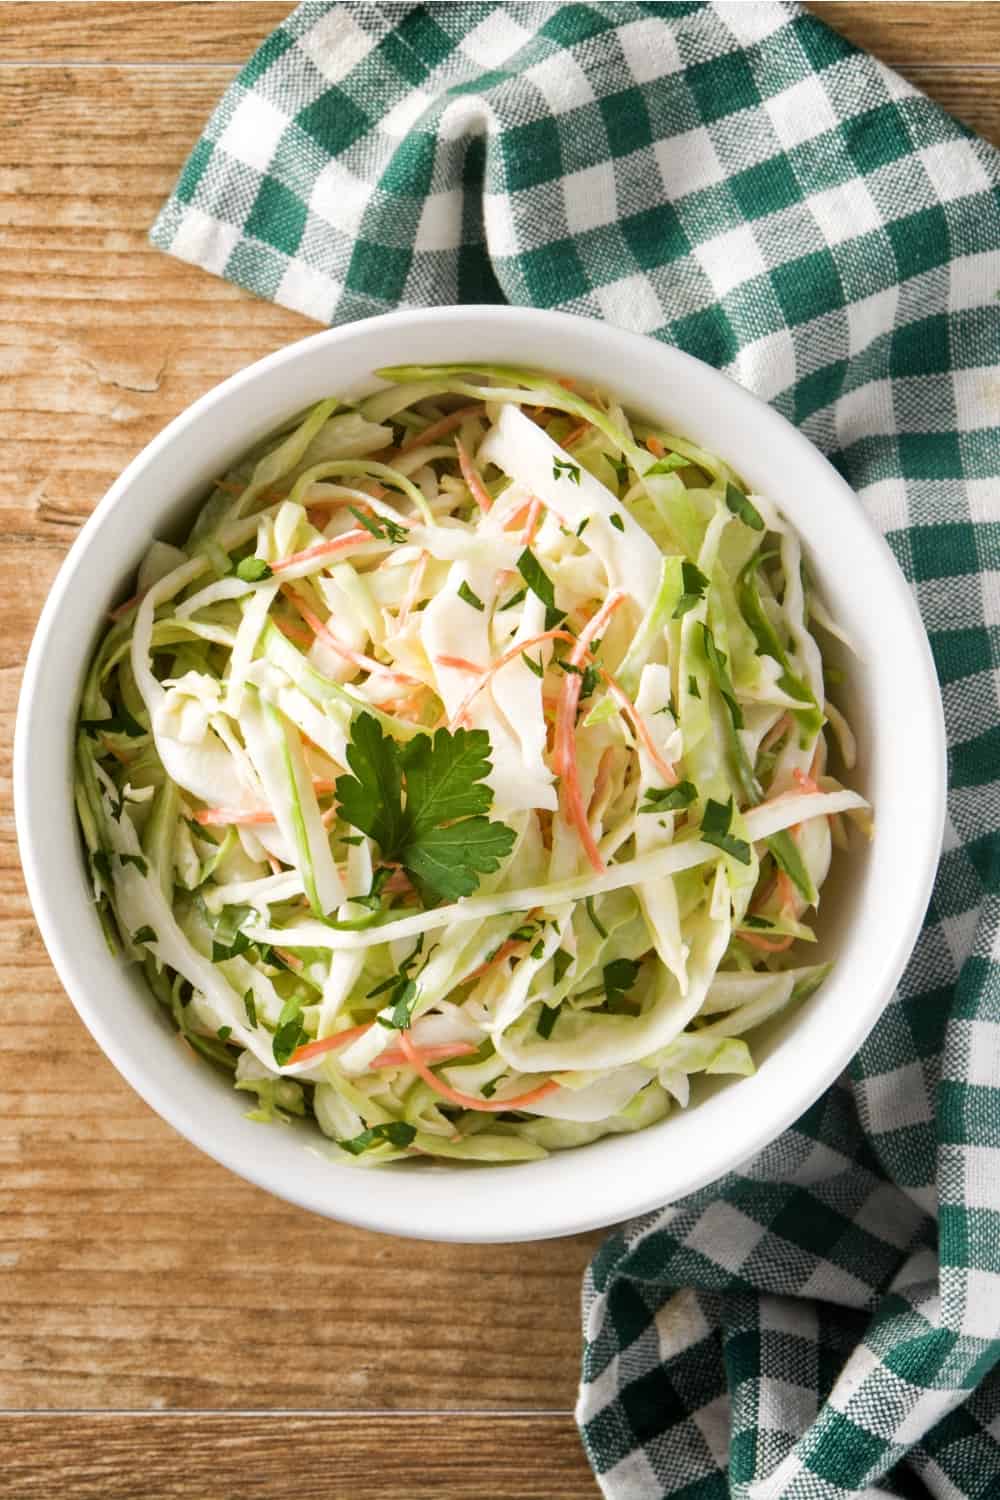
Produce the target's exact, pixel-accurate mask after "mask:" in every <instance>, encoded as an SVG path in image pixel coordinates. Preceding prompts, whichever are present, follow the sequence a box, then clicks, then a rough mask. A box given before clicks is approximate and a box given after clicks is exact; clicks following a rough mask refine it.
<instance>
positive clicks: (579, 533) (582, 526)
mask: <svg viewBox="0 0 1000 1500" xmlns="http://www.w3.org/2000/svg"><path fill="white" fill-rule="evenodd" d="M589 525H590V517H589V516H584V518H583V520H582V521H581V522H580V524H579V526H578V527H577V528H576V534H577V536H583V533H584V532H585V531H586V529H587V527H588V526H589Z"/></svg>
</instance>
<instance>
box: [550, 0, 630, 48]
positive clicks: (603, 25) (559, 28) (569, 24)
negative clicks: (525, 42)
mask: <svg viewBox="0 0 1000 1500" xmlns="http://www.w3.org/2000/svg"><path fill="white" fill-rule="evenodd" d="M614 24H615V22H614V20H613V19H612V18H611V17H610V16H604V15H602V14H601V13H600V11H598V10H597V9H596V7H594V6H590V5H560V6H559V8H558V10H557V11H556V12H555V14H554V15H552V16H549V18H548V19H547V20H546V21H545V23H544V24H543V25H542V27H541V28H540V29H539V32H538V35H539V36H540V37H547V38H548V40H549V41H551V42H557V43H558V44H559V46H560V47H575V46H576V45H577V43H578V42H589V41H590V40H591V38H592V37H596V36H600V35H601V33H602V32H604V31H608V30H609V29H610V28H611V27H613V26H614Z"/></svg>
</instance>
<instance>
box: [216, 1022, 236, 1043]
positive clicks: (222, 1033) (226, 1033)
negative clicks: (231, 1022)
mask: <svg viewBox="0 0 1000 1500" xmlns="http://www.w3.org/2000/svg"><path fill="white" fill-rule="evenodd" d="M215 1034H216V1036H217V1037H218V1038H219V1041H220V1042H228V1040H229V1038H230V1037H231V1036H232V1034H233V1028H232V1027H231V1026H220V1027H219V1029H218V1031H217V1032H216V1033H215Z"/></svg>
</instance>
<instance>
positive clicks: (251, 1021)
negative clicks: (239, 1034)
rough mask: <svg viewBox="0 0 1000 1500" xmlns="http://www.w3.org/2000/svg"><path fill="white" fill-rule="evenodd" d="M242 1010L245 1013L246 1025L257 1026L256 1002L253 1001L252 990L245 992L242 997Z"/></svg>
mask: <svg viewBox="0 0 1000 1500" xmlns="http://www.w3.org/2000/svg"><path fill="white" fill-rule="evenodd" d="M243 1009H244V1010H245V1011H246V1013H247V1025H248V1026H256V1025H257V1002H256V1000H255V999H254V995H253V990H247V992H246V994H245V995H244V996H243Z"/></svg>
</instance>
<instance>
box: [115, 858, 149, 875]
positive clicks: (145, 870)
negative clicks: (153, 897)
mask: <svg viewBox="0 0 1000 1500" xmlns="http://www.w3.org/2000/svg"><path fill="white" fill-rule="evenodd" d="M118 861H119V863H120V864H123V865H135V868H136V869H137V870H138V871H139V874H140V875H142V876H146V875H148V874H149V865H148V864H147V863H146V861H145V860H144V859H143V857H142V855H141V854H119V856H118Z"/></svg>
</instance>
